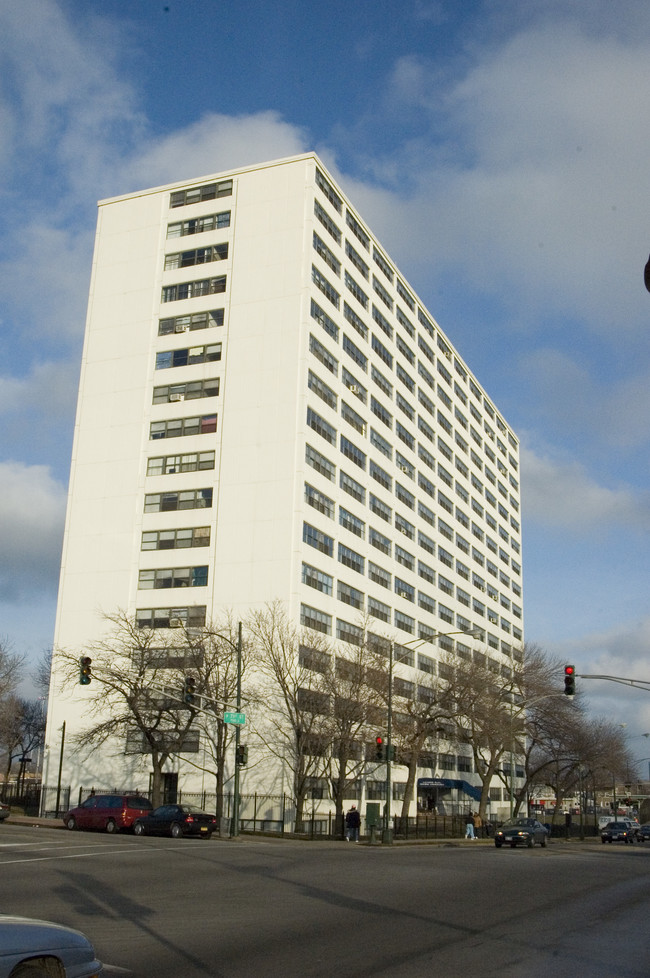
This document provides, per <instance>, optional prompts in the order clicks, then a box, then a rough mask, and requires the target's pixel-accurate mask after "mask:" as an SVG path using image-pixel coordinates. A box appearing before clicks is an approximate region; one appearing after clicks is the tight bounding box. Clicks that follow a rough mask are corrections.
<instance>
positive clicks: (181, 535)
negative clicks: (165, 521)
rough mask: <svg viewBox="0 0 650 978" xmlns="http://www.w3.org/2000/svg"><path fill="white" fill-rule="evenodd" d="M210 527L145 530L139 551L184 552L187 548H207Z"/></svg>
mask: <svg viewBox="0 0 650 978" xmlns="http://www.w3.org/2000/svg"><path fill="white" fill-rule="evenodd" d="M209 545H210V527H209V526H192V527H187V528H184V529H178V530H145V531H144V532H143V534H142V543H141V545H140V549H141V550H184V549H186V548H187V547H208V546H209Z"/></svg>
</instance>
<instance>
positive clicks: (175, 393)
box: [152, 377, 220, 404]
mask: <svg viewBox="0 0 650 978" xmlns="http://www.w3.org/2000/svg"><path fill="white" fill-rule="evenodd" d="M219 383H220V381H219V378H218V377H211V378H209V379H208V380H192V381H187V382H186V383H185V384H165V385H164V386H162V387H154V389H153V400H152V403H153V404H165V403H166V402H169V401H193V400H196V399H197V398H200V397H217V396H218V394H219Z"/></svg>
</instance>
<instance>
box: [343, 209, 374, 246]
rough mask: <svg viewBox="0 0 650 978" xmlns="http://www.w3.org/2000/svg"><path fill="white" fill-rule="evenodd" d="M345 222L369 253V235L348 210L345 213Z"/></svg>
mask: <svg viewBox="0 0 650 978" xmlns="http://www.w3.org/2000/svg"><path fill="white" fill-rule="evenodd" d="M345 222H346V224H347V226H348V227H349V228H350V230H351V231H352V233H353V234H354V235H356V237H357V238H358V240H359V241H360V242H361V244H362V245H363V247H364V248H365V249H366V251H369V250H370V236H369V235H368V234H366V232H365V231H364V229H363V228H362V227H361V225H360V224H359V222H358V221H357V219H356V217H354V215H353V214H351V213H350V211H349V210H347V209H346V212H345Z"/></svg>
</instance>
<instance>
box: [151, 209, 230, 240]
mask: <svg viewBox="0 0 650 978" xmlns="http://www.w3.org/2000/svg"><path fill="white" fill-rule="evenodd" d="M229 227H230V211H221V212H220V213H219V214H203V215H202V216H201V217H193V218H190V219H189V220H187V221H174V222H173V223H172V224H168V225H167V237H168V238H184V237H185V236H186V235H187V234H201V233H202V232H203V231H217V230H221V229H222V228H229Z"/></svg>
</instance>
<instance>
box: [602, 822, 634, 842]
mask: <svg viewBox="0 0 650 978" xmlns="http://www.w3.org/2000/svg"><path fill="white" fill-rule="evenodd" d="M635 836H636V829H635V828H634V827H633V826H632V824H631V823H630V822H609V823H608V824H607V825H606V826H605V828H604V829H603V830H602V832H601V833H600V840H601V842H602V843H603V845H604V844H605V843H606V842H625V844H626V845H627V843H628V842H634V838H635Z"/></svg>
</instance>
